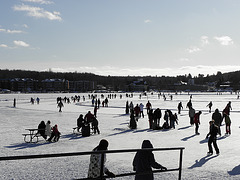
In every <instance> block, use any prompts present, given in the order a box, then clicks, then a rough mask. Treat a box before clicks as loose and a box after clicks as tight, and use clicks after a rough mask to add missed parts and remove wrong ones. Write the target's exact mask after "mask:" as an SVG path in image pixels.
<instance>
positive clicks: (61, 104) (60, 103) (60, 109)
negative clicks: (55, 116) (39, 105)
mask: <svg viewBox="0 0 240 180" xmlns="http://www.w3.org/2000/svg"><path fill="white" fill-rule="evenodd" d="M57 107H58V108H59V112H62V107H63V103H62V100H61V101H59V103H58V105H57Z"/></svg>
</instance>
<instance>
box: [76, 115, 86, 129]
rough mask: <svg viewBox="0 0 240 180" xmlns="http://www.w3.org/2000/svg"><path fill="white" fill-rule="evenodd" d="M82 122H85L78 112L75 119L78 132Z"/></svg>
mask: <svg viewBox="0 0 240 180" xmlns="http://www.w3.org/2000/svg"><path fill="white" fill-rule="evenodd" d="M84 123H85V120H84V119H83V115H82V114H80V115H79V117H78V119H77V131H78V132H79V129H80V128H81V127H83V125H84Z"/></svg>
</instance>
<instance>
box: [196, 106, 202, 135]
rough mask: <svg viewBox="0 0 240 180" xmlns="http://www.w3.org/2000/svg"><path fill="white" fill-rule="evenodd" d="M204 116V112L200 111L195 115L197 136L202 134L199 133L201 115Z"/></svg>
mask: <svg viewBox="0 0 240 180" xmlns="http://www.w3.org/2000/svg"><path fill="white" fill-rule="evenodd" d="M201 114H202V111H199V112H198V113H196V114H195V115H194V124H195V134H196V135H199V134H200V133H199V132H198V128H199V124H200V115H201Z"/></svg>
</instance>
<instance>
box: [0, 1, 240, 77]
mask: <svg viewBox="0 0 240 180" xmlns="http://www.w3.org/2000/svg"><path fill="white" fill-rule="evenodd" d="M0 4H1V5H0V16H1V20H0V63H1V67H0V68H1V69H25V70H37V71H43V70H48V69H51V70H52V71H58V72H75V71H76V72H92V73H95V74H99V75H113V76H114V75H123V76H127V75H152V76H156V75H157V76H162V75H167V76H176V75H184V74H188V73H191V74H192V75H198V74H205V75H207V74H210V75H211V74H216V73H217V71H221V72H229V71H236V70H240V65H239V63H238V62H239V57H240V23H239V19H240V11H239V9H240V1H238V0H211V1H207V0H198V1H197V0H181V1H180V0H0Z"/></svg>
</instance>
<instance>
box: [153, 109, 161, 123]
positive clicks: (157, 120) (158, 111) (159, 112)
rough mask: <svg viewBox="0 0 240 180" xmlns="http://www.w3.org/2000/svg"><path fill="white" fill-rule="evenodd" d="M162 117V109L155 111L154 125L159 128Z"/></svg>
mask: <svg viewBox="0 0 240 180" xmlns="http://www.w3.org/2000/svg"><path fill="white" fill-rule="evenodd" d="M161 117H162V112H161V109H159V108H157V109H155V111H154V124H155V125H156V127H159V125H160V119H161Z"/></svg>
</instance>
